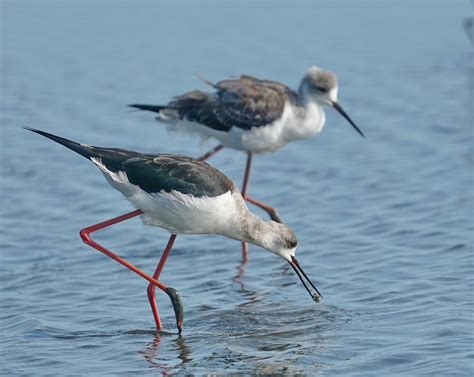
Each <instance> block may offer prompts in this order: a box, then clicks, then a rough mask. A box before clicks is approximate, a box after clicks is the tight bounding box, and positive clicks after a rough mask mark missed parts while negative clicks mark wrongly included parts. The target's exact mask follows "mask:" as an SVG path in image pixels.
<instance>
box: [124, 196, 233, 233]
mask: <svg viewBox="0 0 474 377" xmlns="http://www.w3.org/2000/svg"><path fill="white" fill-rule="evenodd" d="M127 199H128V200H130V202H132V203H133V205H134V206H135V207H136V208H138V209H141V210H142V211H143V215H142V220H143V223H144V224H145V225H151V226H157V227H160V228H164V229H167V230H168V231H169V232H170V233H175V234H226V233H227V229H228V227H229V224H231V223H232V222H233V221H234V219H235V215H236V206H235V203H234V198H233V196H232V193H231V192H230V191H228V192H226V193H225V194H222V195H219V196H216V197H200V198H198V197H194V196H192V195H187V194H182V193H180V192H177V191H172V192H170V193H166V192H161V193H157V194H152V195H150V194H148V193H146V192H144V191H140V192H138V193H136V194H133V195H132V196H129V197H128V198H127Z"/></svg>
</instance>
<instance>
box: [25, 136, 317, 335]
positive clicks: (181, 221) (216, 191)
mask: <svg viewBox="0 0 474 377" xmlns="http://www.w3.org/2000/svg"><path fill="white" fill-rule="evenodd" d="M25 128H26V129H27V130H29V131H32V132H35V133H38V134H40V135H42V136H45V137H47V138H49V139H51V140H53V141H55V142H57V143H59V144H62V145H64V146H65V147H67V148H69V149H71V150H73V151H75V152H77V153H79V154H80V155H82V156H84V157H86V158H87V159H89V160H90V161H92V162H93V163H94V164H95V165H96V166H97V167H98V168H99V169H100V170H101V171H102V173H103V175H104V176H105V178H106V180H107V181H108V182H109V184H110V185H111V186H112V187H113V188H115V189H117V190H118V191H120V192H121V193H122V194H123V195H125V197H126V198H127V199H128V200H129V201H130V202H131V203H132V205H133V206H134V207H135V208H136V210H135V211H133V212H130V213H127V214H125V215H122V216H118V217H115V218H113V219H110V220H107V221H104V222H101V223H98V224H95V225H92V226H89V227H87V228H84V229H82V230H81V232H80V235H81V237H82V239H83V241H84V242H85V243H87V244H88V245H90V246H92V247H93V248H95V249H97V250H99V251H101V252H102V253H104V254H106V255H107V256H109V257H110V258H112V259H114V260H116V261H117V262H119V263H121V264H122V265H124V266H125V267H127V268H129V269H130V270H132V271H134V272H135V273H137V274H138V275H140V276H141V277H143V278H145V279H146V280H148V281H149V282H150V284H149V286H148V290H147V293H148V299H149V301H150V305H151V308H152V311H153V316H154V319H155V323H156V327H157V329H158V330H161V329H162V324H161V321H160V316H159V313H158V309H157V307H156V301H155V289H156V287H158V288H159V289H161V290H162V291H164V292H165V293H166V294H168V296H169V297H170V299H171V302H172V304H173V308H174V311H175V316H176V324H177V327H178V330H179V331H180V332H181V330H182V325H183V306H182V303H181V299H180V296H179V294H178V291H177V290H176V289H174V288H171V287H169V286H167V285H166V284H163V283H161V282H160V281H159V277H160V274H161V271H162V270H163V267H164V265H165V263H166V260H167V258H168V255H169V253H170V251H171V249H172V247H173V243H174V241H175V239H176V235H177V234H218V235H222V236H225V237H228V238H232V239H236V240H239V241H243V242H250V243H252V244H254V245H258V246H261V247H262V248H264V249H266V250H268V251H271V252H272V253H274V254H276V255H278V256H280V257H282V258H283V259H285V260H286V261H288V263H289V264H290V265H291V267H292V268H293V269H294V270H295V272H296V274H297V275H298V277H299V279H300V280H301V282H302V283H303V285H304V287H305V288H306V290H307V291H308V293H309V294H310V295H311V297H312V298H313V300H315V301H319V299H320V296H321V295H320V293H319V292H318V290H317V289H316V287H315V286H314V284H313V283H312V282H311V281H310V280H309V278H308V277H307V275H306V274H305V273H304V271H303V269H302V268H301V266H300V265H299V263H298V261H297V260H296V258H295V252H296V245H297V239H296V236H295V234H294V233H293V231H292V230H291V229H290V228H289V227H288V226H286V225H285V224H282V223H277V222H275V221H273V220H269V221H263V220H262V219H261V218H260V217H258V216H257V215H255V214H253V213H252V212H250V211H249V209H248V208H247V206H246V204H245V201H244V200H243V197H242V195H241V193H240V191H239V190H238V189H237V188H236V187H235V185H234V183H233V182H232V181H231V180H230V179H229V178H227V177H226V176H225V175H224V174H223V173H221V172H220V171H219V170H217V169H215V168H213V167H212V166H210V165H208V164H207V163H205V162H203V161H200V160H196V159H193V158H190V157H185V156H178V155H172V154H167V153H159V154H143V153H138V152H134V151H130V150H125V149H118V148H101V147H94V146H89V145H86V144H79V143H76V142H74V141H71V140H68V139H64V138H62V137H59V136H55V135H52V134H50V133H47V132H44V131H40V130H37V129H34V128H29V127H25ZM139 215H141V216H142V220H143V223H144V224H145V225H151V226H157V227H161V228H164V229H167V230H168V231H169V232H170V233H171V237H170V239H169V241H168V244H167V245H166V247H165V250H164V252H163V255H162V257H161V259H160V261H159V263H158V265H157V267H156V269H155V272H154V273H153V275H152V276H149V275H148V274H146V273H145V272H143V271H141V270H140V269H138V268H137V267H135V266H133V265H132V264H131V263H129V262H128V261H126V260H125V259H123V258H121V257H120V256H118V255H117V254H115V253H113V252H112V251H110V250H108V249H106V248H105V247H104V246H102V245H100V244H98V243H97V242H96V241H94V240H93V239H92V238H91V236H90V234H91V233H93V232H95V231H97V230H100V229H103V228H106V227H108V226H110V225H113V224H116V223H119V222H121V221H124V220H127V219H130V218H132V217H135V216H139Z"/></svg>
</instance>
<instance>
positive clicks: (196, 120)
mask: <svg viewBox="0 0 474 377" xmlns="http://www.w3.org/2000/svg"><path fill="white" fill-rule="evenodd" d="M206 82H207V83H208V84H209V85H211V86H212V87H213V88H214V89H215V92H213V93H207V92H202V91H198V90H195V91H191V92H188V93H185V94H183V95H181V96H177V97H175V98H174V99H173V100H171V101H170V102H169V103H168V104H167V105H164V106H155V105H143V104H133V105H129V106H130V107H133V108H137V109H140V110H147V111H152V112H156V113H158V117H157V119H158V120H160V121H163V122H165V123H167V124H168V125H169V126H170V128H172V129H182V130H185V131H188V132H197V133H200V134H201V135H202V136H204V137H214V138H216V139H218V140H219V141H220V142H221V143H222V145H223V146H224V147H229V148H233V149H237V150H244V151H247V152H256V153H264V152H271V151H275V150H277V149H279V148H281V147H283V146H284V145H286V144H287V143H289V142H290V141H293V140H297V139H303V138H308V137H310V136H312V135H314V134H316V133H319V132H320V131H321V130H322V128H323V126H324V123H325V119H326V117H325V114H324V110H323V106H331V107H334V108H335V109H336V110H337V111H338V112H339V113H341V114H342V115H343V116H344V117H345V118H346V119H347V120H348V121H349V122H350V123H351V125H352V126H353V127H354V128H355V129H356V130H357V132H359V134H361V135H362V136H363V133H362V132H361V131H360V130H359V128H358V127H357V126H356V125H355V123H354V122H353V121H352V120H351V119H350V118H349V117H348V115H347V114H346V113H345V112H344V110H343V109H342V107H341V106H340V105H339V104H338V102H337V93H338V84H337V78H336V76H335V75H334V74H333V73H331V72H328V71H323V70H321V69H319V68H317V67H312V68H310V69H309V70H308V71H307V73H306V74H305V76H304V77H303V79H302V81H301V84H300V86H299V89H298V91H294V90H292V89H290V88H289V87H287V86H286V85H284V84H281V83H279V82H276V81H271V80H261V79H258V78H255V77H252V76H248V75H243V76H240V77H239V78H236V79H229V80H224V81H220V82H218V83H217V84H212V83H210V82H208V81H206Z"/></svg>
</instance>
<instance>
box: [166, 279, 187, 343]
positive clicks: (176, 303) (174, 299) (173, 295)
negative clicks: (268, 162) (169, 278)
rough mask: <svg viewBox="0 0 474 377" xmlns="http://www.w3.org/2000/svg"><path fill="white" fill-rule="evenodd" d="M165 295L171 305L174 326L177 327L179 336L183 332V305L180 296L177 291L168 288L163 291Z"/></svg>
mask: <svg viewBox="0 0 474 377" xmlns="http://www.w3.org/2000/svg"><path fill="white" fill-rule="evenodd" d="M165 292H166V294H167V295H168V296H169V298H170V300H171V304H173V309H174V314H175V316H176V326H177V327H178V332H179V333H180V334H181V331H183V319H184V309H183V303H182V302H181V296H180V295H179V293H178V291H177V290H176V289H174V288H171V287H168V288H166V290H165Z"/></svg>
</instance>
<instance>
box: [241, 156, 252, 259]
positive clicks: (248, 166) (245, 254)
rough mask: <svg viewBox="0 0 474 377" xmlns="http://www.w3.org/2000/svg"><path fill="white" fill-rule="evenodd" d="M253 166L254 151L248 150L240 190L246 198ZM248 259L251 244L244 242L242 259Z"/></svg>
mask: <svg viewBox="0 0 474 377" xmlns="http://www.w3.org/2000/svg"><path fill="white" fill-rule="evenodd" d="M251 167H252V152H247V164H246V165H245V173H244V182H243V183H242V190H240V192H241V193H242V196H243V198H244V199H245V197H246V194H247V188H248V186H249V179H250V169H251ZM248 259H249V245H248V243H247V242H242V260H243V261H244V262H247V261H248Z"/></svg>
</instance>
